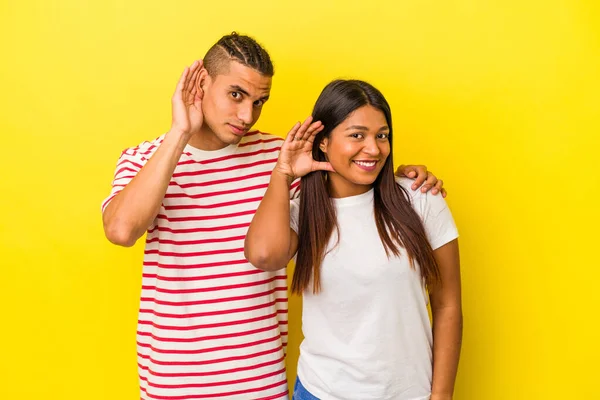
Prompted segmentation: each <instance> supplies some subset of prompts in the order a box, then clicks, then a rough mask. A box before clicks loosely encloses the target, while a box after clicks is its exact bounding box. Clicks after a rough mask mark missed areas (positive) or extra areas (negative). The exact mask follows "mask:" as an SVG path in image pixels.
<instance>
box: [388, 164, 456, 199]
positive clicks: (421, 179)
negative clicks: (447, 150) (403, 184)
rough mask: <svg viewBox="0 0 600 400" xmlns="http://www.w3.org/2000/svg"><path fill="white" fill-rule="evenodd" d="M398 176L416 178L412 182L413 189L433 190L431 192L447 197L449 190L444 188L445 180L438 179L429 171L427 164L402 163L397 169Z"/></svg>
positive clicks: (424, 191) (425, 191)
mask: <svg viewBox="0 0 600 400" xmlns="http://www.w3.org/2000/svg"><path fill="white" fill-rule="evenodd" d="M396 176H405V177H407V178H410V179H414V180H415V182H414V183H413V184H412V186H411V188H412V190H417V189H418V188H419V187H420V188H421V192H423V193H427V192H428V191H429V190H431V194H433V195H436V194H438V193H441V194H442V197H444V198H445V197H446V195H447V192H446V189H444V187H443V186H444V181H442V180H441V179H438V178H436V177H435V175H433V174H432V173H431V172H429V171H427V167H426V166H425V165H401V166H399V167H398V169H397V170H396Z"/></svg>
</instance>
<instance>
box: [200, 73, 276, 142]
mask: <svg viewBox="0 0 600 400" xmlns="http://www.w3.org/2000/svg"><path fill="white" fill-rule="evenodd" d="M271 81H272V78H271V77H268V76H264V75H262V74H261V73H260V72H258V71H256V70H255V69H252V68H250V67H246V66H244V65H242V64H240V63H238V62H236V61H231V62H230V63H229V71H226V72H225V73H223V74H219V75H215V76H213V77H211V76H210V75H207V76H206V77H205V79H204V80H203V81H202V83H201V87H202V90H203V92H204V95H203V98H202V112H203V114H204V124H205V125H206V126H207V127H208V128H209V129H210V130H211V131H212V132H213V133H214V136H215V137H214V139H215V141H216V142H220V144H221V145H222V146H223V147H224V146H227V145H230V144H237V143H239V141H240V140H241V139H242V137H243V136H244V135H245V134H246V133H247V132H248V131H249V130H250V128H252V126H253V125H254V124H255V123H256V121H257V120H258V117H260V113H261V111H262V107H263V104H264V103H265V102H266V101H267V99H268V98H269V93H270V91H271Z"/></svg>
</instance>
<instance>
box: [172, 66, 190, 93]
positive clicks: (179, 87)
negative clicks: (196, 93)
mask: <svg viewBox="0 0 600 400" xmlns="http://www.w3.org/2000/svg"><path fill="white" fill-rule="evenodd" d="M189 72H190V69H189V68H188V67H186V68H185V69H184V70H183V73H182V74H181V77H180V78H179V82H177V87H176V88H175V94H174V95H173V97H179V96H181V92H183V88H184V87H185V80H186V78H187V76H188V74H189Z"/></svg>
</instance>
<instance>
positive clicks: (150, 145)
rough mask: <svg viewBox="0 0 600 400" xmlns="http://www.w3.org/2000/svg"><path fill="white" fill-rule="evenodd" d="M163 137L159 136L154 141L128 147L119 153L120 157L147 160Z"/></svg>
mask: <svg viewBox="0 0 600 400" xmlns="http://www.w3.org/2000/svg"><path fill="white" fill-rule="evenodd" d="M164 137H165V135H161V136H159V137H157V138H156V139H153V140H149V141H148V140H146V141H143V142H141V143H140V144H138V145H137V146H133V147H128V148H126V149H125V150H123V151H122V152H121V156H129V157H137V158H141V159H148V158H150V156H151V155H152V154H153V153H154V152H155V151H156V149H158V146H160V144H161V143H162V141H163V139H164Z"/></svg>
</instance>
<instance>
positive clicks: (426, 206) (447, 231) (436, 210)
mask: <svg viewBox="0 0 600 400" xmlns="http://www.w3.org/2000/svg"><path fill="white" fill-rule="evenodd" d="M396 181H397V182H398V183H399V184H400V185H401V186H402V187H404V188H405V189H406V190H407V191H408V193H409V196H410V197H411V199H412V204H413V208H414V209H415V211H416V212H417V214H419V216H420V217H421V220H422V221H423V225H424V227H425V233H426V234H427V239H428V240H429V243H430V244H431V248H432V249H433V250H435V249H437V248H440V247H442V246H443V245H445V244H446V243H448V242H451V241H452V240H454V239H456V238H458V230H457V229H456V224H455V222H454V218H453V217H452V213H451V212H450V209H449V208H448V204H447V203H446V200H445V199H444V198H443V197H442V196H441V195H439V194H438V195H432V194H431V193H429V192H427V193H421V191H420V190H416V191H415V190H412V189H411V187H410V185H411V184H412V180H410V179H406V178H397V180H396Z"/></svg>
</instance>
